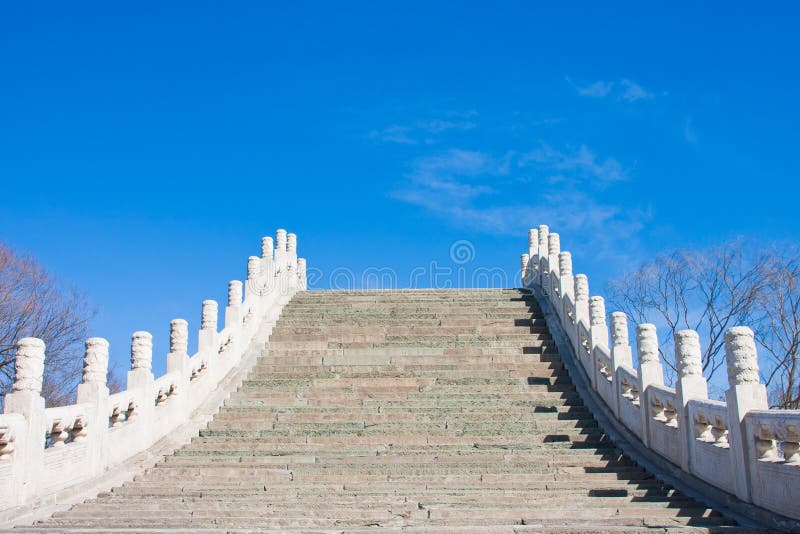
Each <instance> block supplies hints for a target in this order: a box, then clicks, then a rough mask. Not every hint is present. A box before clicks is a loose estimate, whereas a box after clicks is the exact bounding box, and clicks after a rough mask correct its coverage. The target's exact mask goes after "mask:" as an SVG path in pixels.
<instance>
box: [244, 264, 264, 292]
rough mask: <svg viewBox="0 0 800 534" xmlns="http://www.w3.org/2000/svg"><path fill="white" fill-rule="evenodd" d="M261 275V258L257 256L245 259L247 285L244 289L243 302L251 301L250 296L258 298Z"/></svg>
mask: <svg viewBox="0 0 800 534" xmlns="http://www.w3.org/2000/svg"><path fill="white" fill-rule="evenodd" d="M260 274H261V258H259V257H258V256H250V257H249V258H247V283H246V284H245V287H244V299H245V301H250V300H252V297H251V295H253V296H255V297H258V295H259V294H260V293H261V281H260V280H259V278H260V277H259V275H260Z"/></svg>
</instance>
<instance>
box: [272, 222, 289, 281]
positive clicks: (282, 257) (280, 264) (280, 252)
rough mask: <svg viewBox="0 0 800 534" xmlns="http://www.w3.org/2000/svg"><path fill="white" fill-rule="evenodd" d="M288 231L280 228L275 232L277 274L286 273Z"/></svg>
mask: <svg viewBox="0 0 800 534" xmlns="http://www.w3.org/2000/svg"><path fill="white" fill-rule="evenodd" d="M286 245H287V243H286V230H284V229H283V228H279V229H278V230H277V231H276V232H275V272H276V273H283V272H285V271H286Z"/></svg>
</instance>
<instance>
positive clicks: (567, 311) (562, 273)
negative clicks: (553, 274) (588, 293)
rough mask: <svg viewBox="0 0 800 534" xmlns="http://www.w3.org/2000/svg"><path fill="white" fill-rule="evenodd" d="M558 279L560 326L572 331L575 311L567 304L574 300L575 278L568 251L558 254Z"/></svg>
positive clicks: (572, 302)
mask: <svg viewBox="0 0 800 534" xmlns="http://www.w3.org/2000/svg"><path fill="white" fill-rule="evenodd" d="M558 279H559V284H560V286H559V289H558V291H559V294H560V296H561V302H560V303H559V304H558V314H559V318H560V319H561V326H562V327H563V328H564V331H565V332H572V331H573V330H575V326H574V325H573V324H572V318H573V317H574V315H575V312H574V310H573V309H572V308H568V306H571V305H572V304H574V302H575V279H574V278H573V276H572V254H570V253H569V252H562V253H560V254H559V255H558Z"/></svg>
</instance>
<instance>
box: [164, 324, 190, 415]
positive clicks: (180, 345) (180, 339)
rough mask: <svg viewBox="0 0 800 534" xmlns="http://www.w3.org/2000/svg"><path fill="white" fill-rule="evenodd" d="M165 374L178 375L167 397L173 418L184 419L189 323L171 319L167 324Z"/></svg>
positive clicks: (187, 379)
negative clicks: (174, 386)
mask: <svg viewBox="0 0 800 534" xmlns="http://www.w3.org/2000/svg"><path fill="white" fill-rule="evenodd" d="M167 372H168V373H173V372H174V373H177V375H178V376H177V378H176V379H175V385H176V388H175V390H174V391H173V392H172V393H170V396H169V397H170V401H169V402H170V404H171V405H172V410H173V411H172V414H174V415H173V417H184V416H185V415H187V412H188V406H189V395H188V390H189V382H190V381H191V378H192V370H191V369H190V362H189V323H188V322H186V320H185V319H173V320H172V321H170V323H169V354H167ZM176 405H177V406H176Z"/></svg>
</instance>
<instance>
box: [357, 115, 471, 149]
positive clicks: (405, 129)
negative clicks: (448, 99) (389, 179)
mask: <svg viewBox="0 0 800 534" xmlns="http://www.w3.org/2000/svg"><path fill="white" fill-rule="evenodd" d="M476 115H477V113H476V112H474V111H473V112H463V113H451V114H448V118H445V119H429V120H420V121H417V122H414V123H412V124H392V125H390V126H387V127H386V128H383V129H379V130H373V131H371V132H370V133H369V137H370V139H373V140H375V141H380V142H384V143H399V144H407V145H416V144H421V143H424V144H433V143H435V142H436V140H437V136H439V135H440V134H442V133H444V132H447V131H450V130H456V131H468V130H472V129H473V128H475V126H476V123H475V120H474V118H475V116H476Z"/></svg>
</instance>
